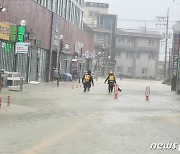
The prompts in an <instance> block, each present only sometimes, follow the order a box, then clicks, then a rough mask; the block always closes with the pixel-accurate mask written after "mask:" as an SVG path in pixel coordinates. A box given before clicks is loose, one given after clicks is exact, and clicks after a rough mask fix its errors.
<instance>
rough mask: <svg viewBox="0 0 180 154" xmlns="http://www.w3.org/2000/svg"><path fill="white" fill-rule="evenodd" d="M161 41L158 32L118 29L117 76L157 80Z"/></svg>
mask: <svg viewBox="0 0 180 154" xmlns="http://www.w3.org/2000/svg"><path fill="white" fill-rule="evenodd" d="M160 39H161V35H160V34H159V33H157V32H149V31H137V30H121V29H117V33H116V69H115V73H116V75H117V76H119V75H120V74H123V75H124V76H127V77H131V78H152V79H155V78H157V75H158V61H159V51H160Z"/></svg>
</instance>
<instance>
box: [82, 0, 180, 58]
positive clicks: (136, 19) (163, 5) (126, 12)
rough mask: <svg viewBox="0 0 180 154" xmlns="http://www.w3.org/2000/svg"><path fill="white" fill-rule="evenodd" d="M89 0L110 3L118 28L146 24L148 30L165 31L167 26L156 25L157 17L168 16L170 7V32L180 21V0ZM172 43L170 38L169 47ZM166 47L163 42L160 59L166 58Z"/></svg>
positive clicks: (136, 26) (131, 27)
mask: <svg viewBox="0 0 180 154" xmlns="http://www.w3.org/2000/svg"><path fill="white" fill-rule="evenodd" d="M87 1H88V2H99V3H108V4H109V14H116V15H117V16H118V28H124V29H139V28H142V27H145V26H146V29H147V30H150V31H160V33H165V31H166V27H165V26H156V17H157V16H163V17H167V10H168V8H169V32H171V33H172V25H173V24H175V21H180V0H174V1H173V0H85V2H87ZM124 19H125V20H124ZM145 21H146V22H145ZM171 44H172V40H171V39H170V40H169V41H168V47H169V48H170V47H171ZM164 48H165V45H163V44H162V45H161V50H160V60H164V51H165V50H164Z"/></svg>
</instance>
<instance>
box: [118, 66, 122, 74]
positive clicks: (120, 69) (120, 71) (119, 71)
mask: <svg viewBox="0 0 180 154" xmlns="http://www.w3.org/2000/svg"><path fill="white" fill-rule="evenodd" d="M117 73H118V74H123V73H124V67H123V66H117Z"/></svg>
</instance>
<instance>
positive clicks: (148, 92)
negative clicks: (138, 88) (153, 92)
mask: <svg viewBox="0 0 180 154" xmlns="http://www.w3.org/2000/svg"><path fill="white" fill-rule="evenodd" d="M145 95H146V101H149V95H150V87H149V86H147V87H146V91H145Z"/></svg>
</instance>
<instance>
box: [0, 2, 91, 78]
mask: <svg viewBox="0 0 180 154" xmlns="http://www.w3.org/2000/svg"><path fill="white" fill-rule="evenodd" d="M0 4H1V5H2V6H3V7H5V8H6V11H5V12H0V22H1V23H0V25H1V26H2V27H4V29H7V31H6V34H5V35H4V34H3V35H2V34H0V62H1V68H3V69H5V70H6V71H18V72H21V74H22V76H23V77H24V79H25V81H26V82H29V81H33V80H36V81H48V80H49V79H52V70H53V68H54V67H58V68H59V69H60V71H62V72H68V73H72V70H73V69H74V68H73V66H74V65H73V66H72V59H74V57H75V55H78V54H79V53H80V51H82V53H84V52H86V51H93V50H94V49H93V47H94V41H93V33H92V31H89V30H88V31H86V30H84V29H83V23H82V17H83V10H82V7H83V0H78V1H75V0H72V1H71V0H69V1H67V0H24V1H22V0H16V1H12V0H0ZM20 21H23V22H24V24H25V26H24V27H25V29H26V30H25V33H24V34H23V36H24V37H23V43H24V42H28V43H29V44H30V45H29V48H28V53H27V54H17V53H16V52H15V44H16V41H17V39H16V37H17V36H16V35H17V34H18V31H19V29H17V28H18V27H19V25H20ZM11 30H12V31H11ZM11 35H13V37H9V36H11ZM62 36H63V37H62ZM12 38H13V39H12ZM79 44H81V45H82V44H83V46H81V45H79ZM7 49H8V50H7ZM76 66H77V65H76Z"/></svg>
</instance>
